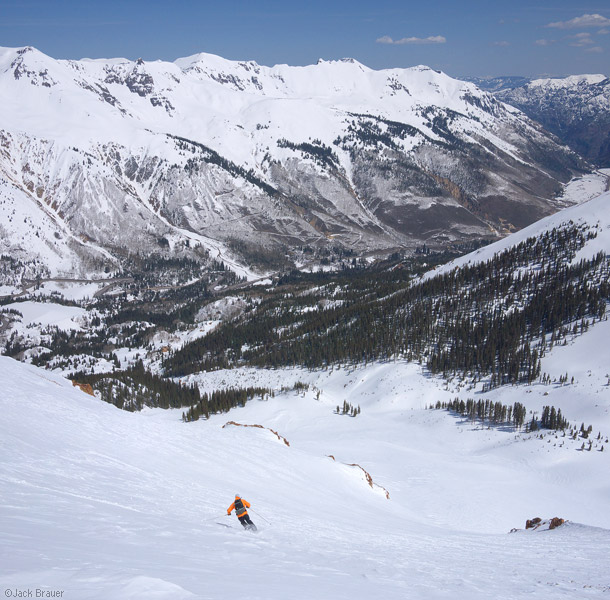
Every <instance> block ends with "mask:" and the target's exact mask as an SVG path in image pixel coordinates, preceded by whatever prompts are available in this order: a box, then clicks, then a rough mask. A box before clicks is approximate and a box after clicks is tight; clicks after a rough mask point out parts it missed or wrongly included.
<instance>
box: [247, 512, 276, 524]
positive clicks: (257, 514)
mask: <svg viewBox="0 0 610 600" xmlns="http://www.w3.org/2000/svg"><path fill="white" fill-rule="evenodd" d="M250 510H251V511H252V512H253V513H254V514H255V515H256V516H257V517H260V518H261V519H262V520H263V521H265V522H266V523H269V521H267V519H265V517H263V515H261V514H259V513H257V512H256V511H255V510H254V509H253V508H251V509H250ZM269 525H271V523H269Z"/></svg>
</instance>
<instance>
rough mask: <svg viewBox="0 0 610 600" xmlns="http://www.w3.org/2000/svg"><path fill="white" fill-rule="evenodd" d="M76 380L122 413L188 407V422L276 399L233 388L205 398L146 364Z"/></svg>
mask: <svg viewBox="0 0 610 600" xmlns="http://www.w3.org/2000/svg"><path fill="white" fill-rule="evenodd" d="M72 380H73V381H76V382H78V383H89V384H91V386H92V388H93V389H94V390H95V391H97V392H99V395H100V397H101V399H102V400H104V401H105V402H108V403H109V404H113V405H114V406H116V407H117V408H120V409H122V410H127V411H132V412H133V411H139V410H142V409H143V408H144V407H145V406H147V407H150V408H164V409H168V408H184V407H187V406H188V407H189V409H188V411H186V412H183V414H182V418H183V420H184V421H196V420H197V419H199V418H200V417H201V416H203V417H205V418H206V419H207V418H208V417H209V416H210V415H211V414H215V413H223V412H228V411H229V410H230V409H232V408H236V407H238V406H245V404H246V402H248V401H249V400H252V399H253V398H256V397H260V398H264V397H265V396H272V395H273V392H272V391H271V390H269V389H267V388H262V387H248V388H235V389H233V388H231V389H228V390H218V391H214V392H211V393H210V394H208V393H204V394H203V395H202V394H201V393H200V392H199V388H198V387H197V386H196V385H194V384H193V385H187V384H184V383H181V382H177V381H173V380H171V379H166V378H164V377H160V376H158V375H154V374H153V373H150V372H149V371H147V370H146V369H145V368H144V365H143V364H142V361H138V362H137V363H136V365H135V366H134V367H132V368H131V369H127V370H125V371H114V372H112V373H97V374H93V375H91V374H83V373H77V374H75V375H73V376H72Z"/></svg>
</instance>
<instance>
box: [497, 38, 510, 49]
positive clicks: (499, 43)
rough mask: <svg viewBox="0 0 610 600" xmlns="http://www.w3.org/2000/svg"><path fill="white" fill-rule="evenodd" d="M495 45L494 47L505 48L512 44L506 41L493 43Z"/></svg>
mask: <svg viewBox="0 0 610 600" xmlns="http://www.w3.org/2000/svg"><path fill="white" fill-rule="evenodd" d="M493 45H494V46H502V47H505V46H510V42H507V41H505V40H502V41H501V42H494V43H493Z"/></svg>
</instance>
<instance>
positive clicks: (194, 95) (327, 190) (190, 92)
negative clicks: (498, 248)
mask: <svg viewBox="0 0 610 600" xmlns="http://www.w3.org/2000/svg"><path fill="white" fill-rule="evenodd" d="M180 65H182V67H183V68H181V66H180ZM0 81H1V82H2V86H1V88H0V89H1V90H2V91H0V108H2V109H3V110H2V116H0V136H2V138H1V139H2V152H1V153H0V176H1V177H3V180H4V184H3V185H2V190H3V192H1V193H3V195H5V196H6V197H7V198H8V205H9V207H10V210H13V211H15V216H16V219H17V220H21V221H23V220H24V219H25V220H27V218H28V210H30V212H31V209H28V210H26V209H25V208H24V206H25V204H26V201H25V199H24V198H25V197H29V199H30V200H29V201H30V204H31V203H32V202H34V203H35V204H37V205H40V206H41V207H42V208H43V209H44V210H45V211H46V212H47V213H48V214H49V215H50V217H51V221H52V220H53V219H55V220H58V221H61V222H62V223H63V224H64V225H65V227H67V228H68V230H69V231H70V233H71V235H72V237H74V238H77V239H80V240H81V241H82V240H87V244H88V245H89V246H88V247H85V246H83V245H82V244H81V245H79V246H74V247H73V248H72V249H71V252H72V254H69V252H68V251H67V250H66V251H65V252H68V254H69V256H68V257H67V258H66V257H64V258H65V260H64V262H67V263H70V262H72V263H73V264H74V269H73V270H75V271H79V270H80V271H83V270H87V268H89V269H91V268H92V267H91V264H92V263H94V264H99V266H97V267H94V270H95V269H97V272H99V271H100V267H101V266H102V265H103V267H104V268H105V269H106V270H108V269H110V270H112V271H115V272H116V271H117V270H120V269H121V264H122V263H123V262H124V258H123V257H124V256H125V255H129V254H130V253H133V252H136V253H143V252H144V253H146V252H148V253H151V252H152V253H159V252H162V253H166V254H168V253H169V254H170V255H174V256H176V255H178V256H180V255H183V256H189V257H191V258H194V259H196V260H202V257H201V256H198V255H196V254H194V253H193V252H192V246H191V242H193V243H194V244H195V245H198V246H199V247H200V248H201V252H202V253H203V254H205V253H206V252H207V253H208V255H209V254H210V253H212V254H214V253H215V252H216V250H215V249H214V248H218V247H223V248H224V250H223V252H222V253H223V255H226V256H233V257H234V258H233V262H235V261H236V260H237V262H239V261H241V263H242V264H244V263H245V262H248V261H249V260H250V259H249V256H248V255H250V256H254V255H255V254H256V252H257V251H258V252H263V253H267V254H269V255H275V257H276V258H277V259H280V262H282V261H283V262H284V263H285V264H288V265H289V264H297V263H298V262H299V260H301V259H300V258H299V252H300V250H299V248H300V247H304V246H310V247H312V248H314V251H315V252H318V251H324V252H328V249H332V248H335V247H338V248H343V249H346V248H347V249H352V250H355V251H356V252H357V253H358V252H363V251H370V250H372V249H379V250H383V249H388V248H394V247H396V246H401V247H404V248H406V249H411V251H412V250H413V249H415V248H416V247H417V246H418V245H421V244H422V243H424V242H425V243H427V244H428V246H430V245H436V246H438V247H444V246H447V245H448V244H451V243H453V242H461V241H468V240H471V239H475V238H481V237H488V238H489V237H491V238H493V237H495V236H498V235H501V234H503V233H504V232H507V231H510V230H511V229H514V228H519V227H522V226H523V225H525V224H527V223H529V222H531V221H532V220H535V219H536V218H539V217H540V216H542V215H544V214H548V213H550V212H553V211H555V210H557V208H558V207H559V206H561V203H558V202H557V201H556V200H555V198H554V196H555V195H556V194H558V193H559V192H560V190H561V187H562V184H563V183H565V182H566V181H567V180H569V179H570V177H571V176H572V175H574V174H575V173H579V172H582V170H583V169H585V168H586V167H585V165H584V163H582V161H580V159H579V158H578V157H577V156H576V155H574V154H572V153H571V152H569V151H567V150H566V149H565V148H563V147H561V146H559V145H557V143H556V141H554V140H553V139H551V138H549V137H548V136H547V135H546V134H545V133H544V132H543V131H542V130H541V129H540V127H539V126H538V125H536V124H535V123H533V122H532V121H529V120H526V119H524V118H523V117H522V116H521V115H519V114H518V113H516V112H515V111H514V110H513V109H510V108H508V107H506V105H504V104H501V103H500V102H498V101H497V100H495V99H494V98H493V96H491V95H489V94H487V93H484V92H480V91H478V90H477V88H476V87H475V86H474V85H472V84H469V83H464V82H461V81H458V80H455V79H451V78H450V77H448V76H447V75H445V74H443V73H439V72H436V71H434V70H432V69H429V68H427V67H422V66H418V67H413V68H411V69H402V70H401V69H390V70H384V71H374V70H372V69H368V67H364V66H363V65H360V64H359V63H357V62H355V61H332V62H323V63H319V64H317V65H309V66H305V67H289V66H287V65H279V66H278V65H276V66H275V67H261V66H259V65H256V63H253V62H243V61H242V62H238V61H227V60H226V59H222V58H220V57H214V56H213V55H208V54H198V55H194V56H193V57H188V58H185V59H177V60H176V61H175V62H173V63H166V62H163V61H156V62H145V61H143V60H141V59H138V60H137V61H122V60H120V59H117V60H108V61H102V60H95V61H87V60H85V61H67V60H65V61H56V60H54V59H52V58H50V57H47V56H46V55H44V54H42V53H40V52H39V51H37V50H35V49H32V48H29V47H26V48H22V49H17V50H14V49H3V50H2V51H0ZM15 189H17V190H19V193H17V192H15V191H14V190H15ZM15 194H17V195H15ZM42 204H45V205H46V206H42ZM5 209H6V206H5ZM0 210H2V205H1V204H0ZM20 213H21V214H20ZM3 214H5V213H3ZM47 226H48V227H47V230H49V231H52V229H53V225H52V223H47ZM26 229H27V228H26ZM21 230H23V228H21ZM21 230H19V229H16V228H13V229H11V230H9V231H7V232H6V234H4V235H3V236H2V244H3V247H2V250H3V251H4V252H7V251H10V250H11V249H12V251H16V250H17V249H18V248H19V246H18V242H17V241H16V240H15V239H14V238H16V237H23V235H26V234H23V231H21ZM47 230H45V231H47ZM184 231H189V232H190V234H189V237H185V235H184V233H183V232H184ZM36 233H37V231H36V230H34V231H32V230H31V228H30V229H28V230H27V235H26V237H28V236H29V238H30V239H31V240H32V242H33V245H34V246H35V247H36V245H38V247H41V248H42V247H48V248H50V249H51V250H52V251H56V253H58V254H61V253H62V250H61V248H58V246H57V244H56V240H57V239H58V238H57V236H55V233H58V234H59V235H62V234H61V231H59V232H58V230H57V229H56V230H55V231H54V232H53V234H52V235H50V234H49V233H44V232H42V231H38V237H40V235H42V234H43V233H44V235H43V238H42V240H41V243H39V242H38V241H37V240H34V239H33V238H34V236H35V234H36ZM126 238H128V239H129V240H130V243H126V241H125V240H126ZM209 238H214V240H215V242H216V245H215V246H213V247H212V246H210V244H209V243H208V239H209ZM164 240H165V241H164ZM166 242H167V243H166ZM41 244H42V246H41ZM231 248H232V249H231ZM240 249H241V250H240ZM21 252H22V254H23V255H24V256H26V255H27V253H28V249H27V248H26V247H22V248H21ZM240 252H241V257H240ZM79 253H80V254H81V256H80V257H79V256H78V255H79ZM83 253H84V255H85V256H84V257H83V256H82V254H83ZM100 253H101V254H102V255H103V256H104V258H101V259H100ZM109 255H111V256H112V258H111V259H109V258H108V257H109ZM41 256H44V252H43V251H42V250H38V257H41ZM44 260H46V261H47V263H49V262H51V264H49V265H48V267H49V269H51V270H53V269H55V271H57V267H54V266H53V264H52V261H49V260H48V258H46V257H45V258H43V261H44ZM100 261H101V262H100ZM104 261H106V264H104ZM60 262H61V261H60ZM83 263H85V264H86V263H89V266H88V267H83ZM259 267H260V265H259ZM102 270H103V269H102Z"/></svg>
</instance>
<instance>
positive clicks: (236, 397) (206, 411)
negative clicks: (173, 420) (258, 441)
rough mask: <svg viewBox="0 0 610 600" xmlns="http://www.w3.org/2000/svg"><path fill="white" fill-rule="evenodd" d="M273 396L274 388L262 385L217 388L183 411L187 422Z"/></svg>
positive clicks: (183, 416) (184, 419) (183, 417)
mask: <svg viewBox="0 0 610 600" xmlns="http://www.w3.org/2000/svg"><path fill="white" fill-rule="evenodd" d="M265 396H273V392H272V390H269V389H267V388H262V387H248V388H236V389H234V388H230V389H228V390H216V391H214V392H212V393H211V394H207V393H204V394H203V396H201V398H200V399H199V400H198V401H197V402H196V403H193V404H192V406H191V407H190V408H189V409H188V410H187V411H186V412H183V413H182V420H183V421H185V422H191V421H197V420H198V419H199V418H200V417H205V418H206V419H208V418H209V416H210V414H215V413H224V412H229V411H230V410H231V409H232V408H236V407H238V406H242V407H243V406H245V405H246V402H248V401H249V400H253V399H254V398H256V397H259V398H260V399H261V400H263V399H264V398H265Z"/></svg>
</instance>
